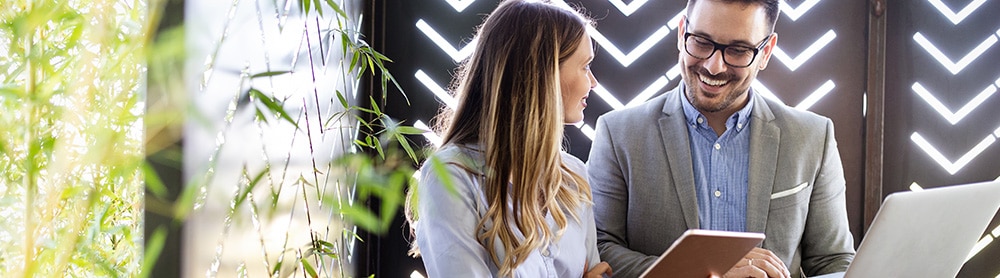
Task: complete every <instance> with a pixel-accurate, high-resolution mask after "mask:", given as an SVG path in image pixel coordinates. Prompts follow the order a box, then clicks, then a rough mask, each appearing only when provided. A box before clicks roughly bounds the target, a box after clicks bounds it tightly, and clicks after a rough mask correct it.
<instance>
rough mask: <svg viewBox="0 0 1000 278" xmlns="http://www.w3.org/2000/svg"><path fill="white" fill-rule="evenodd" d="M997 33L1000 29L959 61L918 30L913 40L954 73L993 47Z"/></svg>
mask: <svg viewBox="0 0 1000 278" xmlns="http://www.w3.org/2000/svg"><path fill="white" fill-rule="evenodd" d="M997 35H1000V30H997V32H996V35H995V34H990V35H989V36H988V37H986V39H985V40H983V42H981V43H979V45H978V46H976V48H975V49H973V50H972V51H970V52H969V53H968V54H965V56H964V57H962V59H959V60H958V62H957V63H956V62H952V61H951V59H949V58H948V56H946V55H944V53H942V52H941V50H940V49H938V48H937V46H934V44H933V43H931V41H929V40H927V38H926V37H924V35H923V34H921V33H920V32H916V33H915V34H913V40H914V41H917V44H919V45H920V46H921V47H923V48H924V50H926V51H927V53H929V54H931V57H934V59H935V60H937V61H938V62H939V63H941V65H942V66H944V67H945V68H946V69H948V71H950V72H951V74H953V75H954V74H958V72H960V71H962V69H964V68H965V67H966V66H968V65H969V63H972V61H973V60H976V58H979V56H980V55H983V53H984V52H986V50H987V49H989V48H990V47H992V46H993V44H995V43H996V42H997Z"/></svg>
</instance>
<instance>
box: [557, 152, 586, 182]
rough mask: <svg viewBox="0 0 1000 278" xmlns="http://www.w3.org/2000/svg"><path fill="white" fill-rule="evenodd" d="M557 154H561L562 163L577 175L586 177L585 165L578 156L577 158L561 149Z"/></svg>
mask: <svg viewBox="0 0 1000 278" xmlns="http://www.w3.org/2000/svg"><path fill="white" fill-rule="evenodd" d="M559 154H560V155H562V161H563V164H566V167H568V168H569V169H570V170H571V171H573V172H575V173H576V174H577V175H581V176H583V177H584V178H586V177H587V165H586V164H584V163H583V161H582V160H580V158H577V157H576V156H574V155H572V154H570V153H568V152H565V151H561V152H559Z"/></svg>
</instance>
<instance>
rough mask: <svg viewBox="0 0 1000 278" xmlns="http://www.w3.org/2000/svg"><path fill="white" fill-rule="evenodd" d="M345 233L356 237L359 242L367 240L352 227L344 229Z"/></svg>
mask: <svg viewBox="0 0 1000 278" xmlns="http://www.w3.org/2000/svg"><path fill="white" fill-rule="evenodd" d="M344 235H345V236H349V237H351V238H354V240H357V241H358V242H365V239H363V238H361V236H359V235H358V234H357V233H355V232H354V231H353V230H352V229H344Z"/></svg>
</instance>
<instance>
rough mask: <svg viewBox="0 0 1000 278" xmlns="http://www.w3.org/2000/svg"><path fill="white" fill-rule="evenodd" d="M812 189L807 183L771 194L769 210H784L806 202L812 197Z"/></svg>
mask: <svg viewBox="0 0 1000 278" xmlns="http://www.w3.org/2000/svg"><path fill="white" fill-rule="evenodd" d="M811 192H812V187H811V185H810V184H809V182H804V183H802V184H799V185H796V186H794V187H792V188H789V189H785V190H781V191H778V192H774V193H772V194H771V205H770V207H771V209H772V210H773V209H780V208H786V207H789V206H794V205H796V204H799V203H802V202H807V201H808V199H809V196H810V195H812V194H811Z"/></svg>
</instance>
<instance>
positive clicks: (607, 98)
mask: <svg viewBox="0 0 1000 278" xmlns="http://www.w3.org/2000/svg"><path fill="white" fill-rule="evenodd" d="M593 92H594V93H595V94H597V97H599V98H601V100H604V102H605V103H607V104H608V105H610V106H611V109H613V110H618V109H622V108H625V105H624V104H622V102H621V101H618V98H616V97H615V96H614V95H613V94H611V92H610V91H608V89H607V88H604V85H601V84H600V83H598V84H597V87H594V90H593Z"/></svg>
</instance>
